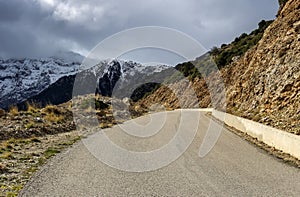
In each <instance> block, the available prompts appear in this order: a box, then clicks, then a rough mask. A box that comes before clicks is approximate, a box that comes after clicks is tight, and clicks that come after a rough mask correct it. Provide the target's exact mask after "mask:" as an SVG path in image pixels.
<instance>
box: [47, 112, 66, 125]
mask: <svg viewBox="0 0 300 197" xmlns="http://www.w3.org/2000/svg"><path fill="white" fill-rule="evenodd" d="M45 120H47V121H49V122H54V123H62V122H63V121H64V120H65V117H64V116H63V115H57V114H55V113H53V112H51V113H49V114H47V115H46V116H45Z"/></svg>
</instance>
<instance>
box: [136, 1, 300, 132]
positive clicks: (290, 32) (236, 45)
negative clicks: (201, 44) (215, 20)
mask: <svg viewBox="0 0 300 197" xmlns="http://www.w3.org/2000/svg"><path fill="white" fill-rule="evenodd" d="M280 2H283V3H282V4H281V8H280V10H279V12H278V16H277V18H276V19H275V21H274V22H267V21H264V22H262V23H260V26H261V27H262V28H259V29H258V30H255V31H254V32H252V33H251V34H250V35H246V34H243V35H241V36H240V37H239V38H236V39H235V41H233V42H232V43H231V44H230V45H225V44H224V45H222V47H221V48H214V49H213V50H212V51H210V58H212V59H214V60H215V61H216V64H217V66H218V67H219V69H220V76H221V78H222V79H223V83H224V85H225V91H226V102H225V103H226V111H227V112H229V113H232V114H234V115H237V116H241V117H245V118H248V119H251V120H254V121H258V122H261V123H264V124H266V125H270V126H273V127H276V128H279V129H283V130H286V131H288V132H291V133H294V134H298V135H299V134H300V103H299V101H300V66H299V65H300V1H299V0H288V1H280ZM264 28H266V29H264ZM261 30H263V31H261ZM256 33H257V34H256ZM253 41H255V42H253ZM241 52H242V53H241ZM207 55H208V54H206V55H205V56H202V57H200V58H198V59H197V60H195V61H194V62H193V63H194V65H195V66H199V67H200V68H203V67H205V65H206V63H205V62H206V61H207V59H208V56H207ZM178 66H179V67H180V68H181V70H182V71H183V73H186V75H187V76H189V78H190V79H191V81H190V84H189V83H186V82H184V81H180V82H175V83H171V84H170V85H169V86H170V87H172V88H173V90H176V91H179V92H182V94H183V95H185V96H188V95H191V94H192V92H191V91H190V89H191V88H188V87H189V86H190V87H193V90H194V91H195V93H196V94H197V97H198V99H199V103H188V102H186V103H185V105H183V107H210V106H212V103H211V102H212V100H215V101H216V105H214V107H217V108H218V107H219V108H222V106H224V103H223V101H221V100H218V98H211V94H210V92H211V91H215V92H220V90H221V89H222V84H221V83H220V82H219V81H218V80H216V79H217V78H216V76H217V75H218V74H217V73H215V72H211V73H209V74H208V75H207V76H204V77H203V76H200V77H199V76H198V74H197V73H196V72H194V71H193V70H195V69H193V65H192V66H191V63H188V62H187V63H185V64H182V65H178ZM207 82H211V87H210V89H209V88H208V86H207ZM153 103H161V104H163V105H165V106H166V107H170V108H179V107H182V105H180V104H179V102H178V98H177V97H176V96H175V94H174V91H171V90H170V88H167V87H165V86H162V87H160V88H158V89H157V90H156V91H155V92H153V94H151V95H148V96H147V97H145V98H143V99H142V100H140V101H139V102H138V103H137V104H138V105H141V106H151V105H152V104H153Z"/></svg>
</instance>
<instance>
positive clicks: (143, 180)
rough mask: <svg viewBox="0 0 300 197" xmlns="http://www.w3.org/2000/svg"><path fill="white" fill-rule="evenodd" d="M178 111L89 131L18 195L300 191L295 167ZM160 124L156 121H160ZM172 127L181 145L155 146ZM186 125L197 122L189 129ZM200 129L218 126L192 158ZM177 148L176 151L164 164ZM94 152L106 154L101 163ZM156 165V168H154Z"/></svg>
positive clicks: (192, 112)
mask: <svg viewBox="0 0 300 197" xmlns="http://www.w3.org/2000/svg"><path fill="white" fill-rule="evenodd" d="M182 112H183V111H172V112H166V113H157V114H156V115H153V116H152V120H151V118H150V117H149V116H144V117H140V118H138V119H137V120H135V121H134V122H135V123H136V124H138V125H146V124H147V123H148V122H150V121H151V123H149V125H150V126H149V127H145V128H142V127H141V126H132V125H133V121H130V122H128V123H126V124H124V125H123V126H121V127H120V126H115V127H113V128H110V129H105V130H104V131H103V133H102V131H101V132H99V133H95V134H93V135H90V136H89V137H87V138H86V139H84V140H83V141H81V142H79V143H77V144H75V145H74V146H73V147H71V148H70V149H68V150H66V151H64V152H63V153H61V154H59V155H57V156H55V157H54V158H52V159H51V160H50V161H49V162H48V163H47V164H46V165H45V166H44V167H42V169H41V170H40V171H39V172H37V173H36V174H35V176H34V177H33V178H32V180H30V182H29V183H28V184H27V185H26V186H25V188H24V189H23V190H22V191H21V193H20V196H30V197H32V196H300V169H298V168H295V167H292V166H289V165H287V164H285V163H284V162H282V161H280V160H278V159H276V158H275V157H273V156H270V155H268V154H267V153H266V152H265V151H263V150H261V149H259V148H257V147H255V146H254V145H252V144H249V143H248V142H247V141H244V140H243V139H241V138H240V137H238V136H236V135H235V134H233V133H231V132H230V131H228V130H227V129H226V128H222V127H221V125H219V124H218V123H216V122H214V121H212V120H211V119H210V118H209V117H208V116H206V115H205V112H200V111H196V110H186V111H184V113H185V115H187V117H189V118H188V119H185V120H184V122H182V121H181V120H182V119H181V118H182V114H183V113H182ZM198 117H199V120H197V118H198ZM198 123H199V125H198ZM160 124H163V127H161V128H160V126H159V125H160ZM198 126H199V127H198ZM179 127H181V129H182V131H184V132H185V134H184V135H186V136H187V137H182V138H181V139H180V140H179V141H180V145H182V144H183V146H182V147H181V146H180V145H178V144H177V145H176V146H177V147H178V149H177V150H174V151H173V152H166V153H159V154H158V152H155V151H154V150H156V149H159V148H161V147H164V145H165V144H167V143H168V142H171V141H172V140H173V139H174V138H173V137H174V136H176V134H177V132H178V128H179ZM131 128H132V130H130V129H131ZM193 128H196V129H197V133H196V135H195V136H194V135H193ZM208 128H210V132H215V135H212V136H214V137H216V136H218V132H217V131H213V130H214V129H215V130H218V129H221V133H220V136H219V138H218V141H217V142H216V144H215V145H214V144H213V143H212V142H213V141H214V139H208V140H210V141H209V142H211V143H210V145H214V146H213V148H212V149H211V150H210V152H209V153H208V154H207V155H205V156H204V157H200V156H199V148H200V147H201V144H203V139H204V137H205V135H206V133H207V132H206V131H207V130H208ZM124 130H126V132H129V133H126V132H124ZM103 135H106V136H107V137H108V138H109V139H110V140H111V141H112V142H114V143H115V144H116V145H118V146H119V147H122V148H121V149H122V150H123V151H124V150H130V151H131V153H133V152H139V153H142V152H149V155H146V156H145V159H148V160H146V161H148V162H146V163H145V162H143V160H142V159H141V160H139V159H136V160H134V159H133V158H134V157H131V155H130V154H129V153H128V155H126V157H123V156H122V155H118V154H120V153H117V152H114V151H113V150H111V149H110V145H108V144H105V143H102V145H101V144H99V142H100V141H99V139H100V138H101V139H104V138H102V137H103ZM132 135H138V136H139V137H137V136H132ZM150 135H152V136H150ZM101 136H102V137H101ZM190 137H192V140H193V141H192V143H191V144H190V146H188V148H187V150H186V151H185V147H184V144H185V143H187V144H188V142H189V140H190ZM214 137H212V138H214ZM179 141H177V142H179ZM206 148H207V147H206ZM89 150H90V151H89ZM208 150H209V149H207V150H206V151H208ZM180 151H184V153H183V154H182V155H181V156H180V157H179V158H178V159H176V158H175V159H174V160H175V161H173V162H171V163H170V164H168V162H169V161H171V160H172V158H173V156H174V155H176V154H177V153H178V152H180ZM121 153H122V152H121ZM154 153H155V154H154ZM172 153H174V155H172ZM124 154H126V153H124ZM151 154H152V155H151ZM156 155H157V156H156ZM148 156H149V158H150V159H149V158H148ZM97 157H98V158H104V160H105V159H107V161H104V162H105V163H106V164H105V163H103V162H101V161H99V159H97ZM109 159H111V160H113V161H109ZM110 162H111V163H110ZM107 164H109V165H107ZM156 164H157V165H158V166H159V165H162V167H161V168H158V169H155V168H156V167H157V166H156ZM111 166H114V167H119V168H123V170H119V169H116V168H114V167H111ZM143 168H144V169H151V168H153V170H150V171H146V172H128V171H124V170H126V169H128V170H129V171H142V170H141V169H143Z"/></svg>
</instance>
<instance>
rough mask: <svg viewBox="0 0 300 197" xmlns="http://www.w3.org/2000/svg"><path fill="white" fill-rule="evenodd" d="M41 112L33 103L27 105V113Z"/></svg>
mask: <svg viewBox="0 0 300 197" xmlns="http://www.w3.org/2000/svg"><path fill="white" fill-rule="evenodd" d="M38 111H39V109H38V107H37V106H36V105H35V104H33V103H27V112H29V113H31V114H34V113H37V112H38Z"/></svg>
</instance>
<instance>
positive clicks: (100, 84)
mask: <svg viewBox="0 0 300 197" xmlns="http://www.w3.org/2000/svg"><path fill="white" fill-rule="evenodd" d="M56 66H57V65H56V64H55V65H52V69H53V72H54V73H59V74H60V75H59V77H57V80H56V81H54V80H53V81H52V83H51V80H48V81H47V83H40V86H34V87H30V86H29V87H30V88H28V89H26V90H28V91H27V94H26V96H27V97H25V96H24V97H22V98H24V99H23V100H21V99H19V100H18V101H17V102H15V101H14V104H17V105H18V106H19V108H21V109H24V108H26V103H27V102H29V103H36V104H39V105H41V106H44V105H46V104H48V103H51V104H61V103H64V102H66V101H69V100H71V99H72V96H73V95H83V94H89V93H97V94H101V95H103V96H112V94H113V91H115V92H117V93H116V95H118V96H119V97H130V96H131V95H130V94H128V93H131V92H133V91H134V89H135V88H136V87H135V86H136V85H137V84H139V83H143V81H144V80H147V78H152V76H154V75H156V74H158V75H161V76H167V75H168V74H165V75H164V74H163V73H164V72H163V71H164V70H168V68H169V66H166V65H157V66H144V65H142V64H139V63H136V62H132V61H123V60H103V61H100V62H99V63H98V64H96V65H94V66H92V67H90V68H88V69H85V70H82V69H81V68H80V69H79V67H78V64H75V63H71V64H70V65H69V66H68V68H74V71H73V70H72V72H69V73H63V74H64V75H62V74H61V72H58V70H56ZM57 68H58V69H59V68H60V67H57ZM35 76H36V75H35ZM56 76H57V75H56ZM22 77H23V78H25V79H24V81H25V80H28V79H29V78H30V79H31V78H33V77H32V76H31V75H30V74H29V75H28V76H23V75H22ZM36 78H37V79H38V80H40V81H41V80H42V79H44V77H42V76H40V77H39V76H37V77H36ZM148 81H149V80H148ZM45 84H46V85H45ZM74 85H76V86H75V87H74ZM36 87H38V88H39V90H41V91H38V90H36V89H35V88H36ZM150 90H152V89H150ZM150 90H145V91H150ZM17 91H20V89H17ZM143 94H144V90H143V93H140V94H139V97H141V96H142V95H143ZM23 95H25V94H23ZM116 95H115V96H116ZM8 96H11V94H9V95H8ZM8 98H9V97H8ZM10 101H11V100H8V102H7V104H6V105H3V104H2V106H1V107H2V108H7V107H8V106H9V105H11V104H12V102H10Z"/></svg>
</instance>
